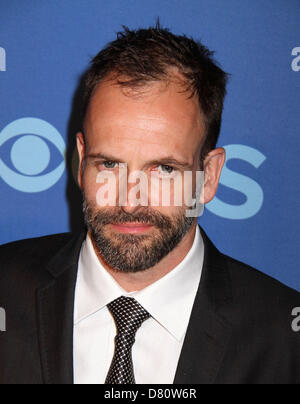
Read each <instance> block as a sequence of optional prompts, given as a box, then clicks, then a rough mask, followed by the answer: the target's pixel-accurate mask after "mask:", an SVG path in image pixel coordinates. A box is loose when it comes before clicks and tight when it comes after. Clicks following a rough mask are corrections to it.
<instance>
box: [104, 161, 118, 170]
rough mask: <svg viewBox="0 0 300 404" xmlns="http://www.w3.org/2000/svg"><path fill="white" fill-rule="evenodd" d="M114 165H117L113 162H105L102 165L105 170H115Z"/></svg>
mask: <svg viewBox="0 0 300 404" xmlns="http://www.w3.org/2000/svg"><path fill="white" fill-rule="evenodd" d="M115 164H118V163H116V162H115V161H105V162H104V163H103V165H104V167H105V168H107V169H113V168H115Z"/></svg>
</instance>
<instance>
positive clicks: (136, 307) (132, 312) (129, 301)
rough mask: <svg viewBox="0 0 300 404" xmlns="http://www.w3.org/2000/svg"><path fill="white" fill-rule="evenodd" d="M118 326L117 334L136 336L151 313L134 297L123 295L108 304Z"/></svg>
mask: <svg viewBox="0 0 300 404" xmlns="http://www.w3.org/2000/svg"><path fill="white" fill-rule="evenodd" d="M107 307H108V309H109V311H110V312H111V314H112V316H113V318H114V320H115V322H116V326H117V330H118V333H117V335H120V334H122V335H125V334H126V335H127V336H128V337H131V338H134V337H135V334H136V332H137V330H138V329H139V328H140V326H141V325H142V324H143V322H144V321H145V320H147V319H148V318H150V317H151V316H150V314H149V313H148V312H147V310H145V309H144V308H143V307H142V306H141V305H140V304H139V303H138V302H137V301H136V300H135V299H133V298H132V297H125V296H121V297H119V298H118V299H116V300H114V301H113V302H111V303H109V304H108V305H107Z"/></svg>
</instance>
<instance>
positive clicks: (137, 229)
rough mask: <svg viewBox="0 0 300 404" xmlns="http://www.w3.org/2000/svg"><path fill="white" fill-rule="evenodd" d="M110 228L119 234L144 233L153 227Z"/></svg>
mask: <svg viewBox="0 0 300 404" xmlns="http://www.w3.org/2000/svg"><path fill="white" fill-rule="evenodd" d="M112 227H113V228H114V229H115V230H117V231H118V232H120V233H131V234H132V233H133V234H136V233H145V232H146V231H148V230H150V229H151V228H152V227H153V226H147V225H145V226H126V225H120V224H113V225H112Z"/></svg>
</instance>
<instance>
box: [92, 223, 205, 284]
mask: <svg viewBox="0 0 300 404" xmlns="http://www.w3.org/2000/svg"><path fill="white" fill-rule="evenodd" d="M196 228H197V222H196V223H195V224H194V225H193V226H192V227H191V229H190V231H189V232H188V233H187V234H186V235H185V237H184V238H183V239H182V240H181V242H180V243H179V244H178V245H177V246H176V248H174V250H173V251H171V252H170V253H169V254H168V255H167V256H166V257H164V258H163V259H162V260H161V261H160V262H159V263H158V264H156V265H155V266H153V267H151V268H149V269H147V270H144V271H140V272H135V273H126V272H121V271H117V270H115V269H114V268H112V267H110V266H109V265H108V264H107V263H106V262H105V261H104V259H103V257H102V256H101V254H100V252H99V251H98V249H97V247H96V245H95V243H94V240H93V239H92V242H93V246H94V249H95V252H96V254H97V257H98V259H99V261H100V263H101V264H102V265H103V267H104V268H105V269H106V270H107V272H109V273H110V275H111V276H112V277H113V278H114V279H115V280H116V282H118V284H119V285H120V286H121V287H122V288H123V289H125V290H126V291H127V292H135V291H139V290H142V289H144V288H146V287H147V286H149V285H151V284H152V283H154V282H156V281H158V280H159V279H161V278H163V277H164V276H165V275H167V274H168V273H169V272H171V271H172V270H173V269H174V268H176V267H177V266H178V265H179V264H180V263H181V262H182V261H183V259H184V258H185V257H186V255H187V254H188V252H189V251H190V249H191V248H192V245H193V243H194V240H195V235H196Z"/></svg>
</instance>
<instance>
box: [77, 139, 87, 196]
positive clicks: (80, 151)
mask: <svg viewBox="0 0 300 404" xmlns="http://www.w3.org/2000/svg"><path fill="white" fill-rule="evenodd" d="M77 150H78V156H79V167H78V184H79V187H80V189H82V176H83V163H84V156H85V140H84V135H83V133H81V132H80V133H78V134H77Z"/></svg>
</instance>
